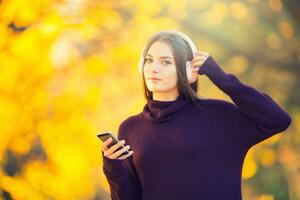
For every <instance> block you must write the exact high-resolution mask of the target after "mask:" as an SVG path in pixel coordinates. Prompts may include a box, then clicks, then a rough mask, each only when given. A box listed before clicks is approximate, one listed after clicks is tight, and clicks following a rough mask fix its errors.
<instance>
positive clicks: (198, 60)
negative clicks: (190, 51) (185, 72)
mask: <svg viewBox="0 0 300 200" xmlns="http://www.w3.org/2000/svg"><path fill="white" fill-rule="evenodd" d="M209 56H210V55H209V53H207V52H205V51H197V52H196V53H195V55H194V59H193V60H192V61H191V65H190V66H191V71H192V75H191V76H192V80H191V81H190V82H189V84H190V83H193V82H195V81H196V80H197V76H198V75H199V74H198V71H199V69H200V67H201V66H202V64H203V63H204V62H205V60H206V59H207V58H208V57H209Z"/></svg>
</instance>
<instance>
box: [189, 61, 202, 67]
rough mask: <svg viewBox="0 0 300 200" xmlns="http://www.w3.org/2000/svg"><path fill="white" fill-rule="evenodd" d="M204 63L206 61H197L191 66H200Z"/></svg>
mask: <svg viewBox="0 0 300 200" xmlns="http://www.w3.org/2000/svg"><path fill="white" fill-rule="evenodd" d="M203 63H204V61H197V62H195V63H192V67H191V68H195V67H200V66H201V65H202V64H203Z"/></svg>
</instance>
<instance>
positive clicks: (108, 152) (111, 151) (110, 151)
mask: <svg viewBox="0 0 300 200" xmlns="http://www.w3.org/2000/svg"><path fill="white" fill-rule="evenodd" d="M112 141H113V140H112V138H108V139H107V140H105V141H104V142H103V145H102V151H103V154H104V156H105V157H107V158H110V159H118V160H124V159H125V158H127V157H129V156H131V155H132V154H133V151H129V153H127V154H125V155H122V156H120V155H121V154H122V153H124V152H126V151H128V150H129V149H130V146H129V145H126V146H124V147H123V148H121V149H120V150H118V151H116V150H117V149H118V148H120V147H122V146H123V145H124V144H125V140H121V141H119V142H118V143H116V144H114V145H113V146H111V147H108V145H109V144H110V143H111V142H112ZM115 151H116V152H115ZM119 156H120V157H119Z"/></svg>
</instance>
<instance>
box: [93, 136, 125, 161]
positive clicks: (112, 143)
mask: <svg viewBox="0 0 300 200" xmlns="http://www.w3.org/2000/svg"><path fill="white" fill-rule="evenodd" d="M97 137H98V138H99V139H100V140H101V141H102V142H105V141H106V140H107V139H108V138H112V139H113V141H112V142H111V143H109V144H108V145H107V146H108V148H110V147H111V146H113V145H115V144H117V143H118V142H119V140H118V138H116V137H115V136H113V134H112V133H111V132H104V133H98V134H97ZM123 147H124V145H122V147H119V148H118V149H116V151H118V150H120V149H122V148H123ZM126 154H129V151H128V150H127V151H125V152H123V153H122V154H121V155H119V156H118V157H120V156H123V155H126Z"/></svg>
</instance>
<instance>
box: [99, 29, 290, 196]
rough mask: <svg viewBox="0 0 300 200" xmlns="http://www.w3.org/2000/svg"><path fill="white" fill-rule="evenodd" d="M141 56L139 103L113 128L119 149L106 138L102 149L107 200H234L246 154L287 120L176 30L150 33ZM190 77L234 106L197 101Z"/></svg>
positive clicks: (194, 83)
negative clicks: (143, 101) (143, 99)
mask: <svg viewBox="0 0 300 200" xmlns="http://www.w3.org/2000/svg"><path fill="white" fill-rule="evenodd" d="M142 55H143V56H142V75H143V81H144V88H145V97H146V99H147V103H146V105H145V106H144V109H143V111H142V112H141V113H139V114H136V115H134V116H130V117H128V118H127V119H125V120H124V121H123V122H122V123H121V124H120V126H119V130H118V139H119V140H121V141H120V142H119V143H117V144H115V145H113V146H111V147H110V148H108V146H107V145H108V144H109V143H110V142H111V139H108V140H106V141H105V142H104V143H103V146H102V155H103V171H104V173H105V176H106V177H107V180H108V182H109V185H110V190H111V198H112V200H186V199H188V200H202V199H204V200H227V199H228V200H241V199H242V194H241V174H242V166H243V161H244V158H245V156H246V153H247V151H248V150H249V149H250V148H251V147H252V146H253V145H255V144H257V143H259V142H261V141H263V140H265V139H267V138H269V137H271V136H273V135H275V134H277V133H280V132H283V131H284V130H286V129H287V128H288V127H289V125H290V123H291V117H290V116H289V114H288V113H287V112H285V111H284V110H283V109H282V108H281V107H280V106H279V105H278V104H277V103H276V102H274V100H273V99H272V98H271V97H270V96H268V95H267V94H265V93H262V92H259V91H257V90H256V89H254V88H252V87H251V86H248V85H245V84H244V83H242V82H240V80H239V79H238V78H237V77H236V76H235V75H233V74H231V73H226V72H225V71H224V70H223V69H222V68H221V66H220V65H218V63H217V62H216V61H215V60H214V59H213V58H212V56H210V55H209V54H208V53H207V52H203V51H198V52H196V53H194V54H193V48H192V43H191V42H189V41H188V39H187V36H186V37H183V34H182V33H180V32H177V31H172V30H163V31H160V32H158V33H156V34H154V35H153V36H152V37H151V38H150V39H149V41H148V42H147V44H146V45H145V48H144V51H143V54H142ZM191 60H192V62H191V65H190V66H188V65H187V66H188V67H191V71H192V73H191V75H190V76H188V74H187V71H186V62H187V61H191ZM197 75H206V76H207V77H208V78H209V79H210V80H211V81H212V82H213V83H214V84H215V85H216V86H217V87H218V88H219V89H220V90H222V91H223V92H224V93H226V94H227V95H229V96H230V98H231V99H232V100H233V102H234V103H230V102H227V101H224V100H219V99H204V98H201V97H200V96H198V95H197ZM188 78H189V79H188ZM125 142H126V143H128V144H129V145H130V146H129V145H126V146H125ZM120 148H121V149H120ZM130 148H131V151H130V150H129V149H130ZM118 149H120V150H118ZM127 150H128V151H129V152H130V153H129V154H126V155H123V156H120V155H121V154H122V153H123V152H125V151H127Z"/></svg>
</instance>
